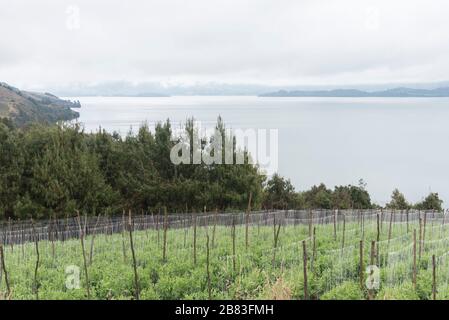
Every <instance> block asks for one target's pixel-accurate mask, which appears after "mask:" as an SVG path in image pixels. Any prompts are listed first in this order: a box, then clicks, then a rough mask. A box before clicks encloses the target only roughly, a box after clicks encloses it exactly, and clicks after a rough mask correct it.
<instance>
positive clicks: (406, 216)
mask: <svg viewBox="0 0 449 320" xmlns="http://www.w3.org/2000/svg"><path fill="white" fill-rule="evenodd" d="M405 214H406V218H407V233H408V209H407V211H406V212H405Z"/></svg>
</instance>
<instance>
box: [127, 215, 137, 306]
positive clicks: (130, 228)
mask: <svg viewBox="0 0 449 320" xmlns="http://www.w3.org/2000/svg"><path fill="white" fill-rule="evenodd" d="M133 228H134V224H133V220H132V215H131V210H129V220H128V231H129V243H130V246H131V254H132V258H133V269H134V289H135V292H134V296H135V298H136V300H139V298H140V289H139V275H138V274H137V261H136V253H135V251H134V242H133Z"/></svg>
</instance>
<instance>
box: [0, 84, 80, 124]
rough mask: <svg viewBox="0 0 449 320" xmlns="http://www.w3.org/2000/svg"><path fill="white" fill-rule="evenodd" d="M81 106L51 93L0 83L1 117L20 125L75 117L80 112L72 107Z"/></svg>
mask: <svg viewBox="0 0 449 320" xmlns="http://www.w3.org/2000/svg"><path fill="white" fill-rule="evenodd" d="M79 106H80V105H79V103H74V102H71V101H66V100H62V99H59V98H58V97H56V96H54V95H52V94H49V93H36V92H28V91H21V90H19V89H17V88H14V87H11V86H9V85H7V84H6V83H0V117H1V118H8V119H10V120H12V121H13V123H15V124H16V125H18V126H23V125H26V124H27V123H30V122H44V123H45V122H47V123H48V122H56V121H58V120H71V119H75V118H77V117H78V116H79V114H78V112H75V111H73V110H71V108H76V107H79Z"/></svg>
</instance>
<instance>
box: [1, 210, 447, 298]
mask: <svg viewBox="0 0 449 320" xmlns="http://www.w3.org/2000/svg"><path fill="white" fill-rule="evenodd" d="M448 222H449V221H448ZM448 222H446V218H445V216H444V215H443V214H442V213H437V212H430V211H429V212H424V211H421V212H419V211H409V212H405V211H404V212H399V211H397V212H393V211H385V210H383V211H381V210H363V211H359V210H348V211H333V210H327V211H326V210H314V211H276V212H254V213H249V214H248V213H235V214H231V213H202V214H191V213H189V214H183V215H180V214H176V215H171V214H168V215H158V216H154V215H146V214H142V215H136V216H133V217H128V216H124V217H116V218H114V219H111V218H106V217H90V218H83V217H81V218H78V219H76V218H70V219H61V220H55V221H51V220H50V221H44V222H39V223H36V224H34V223H31V222H26V223H25V222H15V223H14V222H6V223H4V225H3V227H2V229H1V237H2V238H1V239H2V247H1V251H2V261H1V262H2V263H0V271H1V273H0V274H1V278H0V294H1V298H2V299H301V300H302V299H446V298H449V287H448V280H449V257H448V255H447V253H448V252H449V223H448Z"/></svg>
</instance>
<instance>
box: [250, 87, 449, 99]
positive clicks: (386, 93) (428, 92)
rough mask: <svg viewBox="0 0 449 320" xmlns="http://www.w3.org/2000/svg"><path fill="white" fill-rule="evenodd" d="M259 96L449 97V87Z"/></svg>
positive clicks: (288, 92)
mask: <svg viewBox="0 0 449 320" xmlns="http://www.w3.org/2000/svg"><path fill="white" fill-rule="evenodd" d="M259 96H260V97H367V98H368V97H410V98H420V97H423V98H425V97H429V98H431V97H449V87H442V88H436V89H414V88H406V87H398V88H393V89H387V90H381V91H363V90H358V89H334V90H294V91H287V90H279V91H275V92H268V93H264V94H261V95H259Z"/></svg>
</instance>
